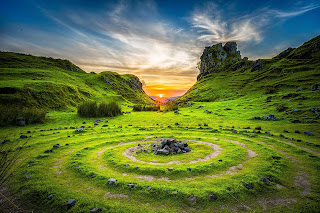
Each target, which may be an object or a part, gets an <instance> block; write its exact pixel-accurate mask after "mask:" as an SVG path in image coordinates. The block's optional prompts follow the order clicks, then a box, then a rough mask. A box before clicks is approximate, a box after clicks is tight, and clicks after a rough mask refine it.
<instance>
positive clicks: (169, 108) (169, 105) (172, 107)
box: [164, 101, 179, 111]
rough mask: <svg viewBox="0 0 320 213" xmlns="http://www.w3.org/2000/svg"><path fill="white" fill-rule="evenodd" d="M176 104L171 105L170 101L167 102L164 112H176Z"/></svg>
mask: <svg viewBox="0 0 320 213" xmlns="http://www.w3.org/2000/svg"><path fill="white" fill-rule="evenodd" d="M178 109H179V107H178V104H176V103H173V102H171V101H169V102H168V103H167V104H166V105H164V110H166V111H174V110H178Z"/></svg>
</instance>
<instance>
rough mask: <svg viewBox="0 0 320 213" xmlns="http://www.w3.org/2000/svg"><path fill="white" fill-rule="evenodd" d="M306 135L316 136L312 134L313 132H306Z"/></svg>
mask: <svg viewBox="0 0 320 213" xmlns="http://www.w3.org/2000/svg"><path fill="white" fill-rule="evenodd" d="M304 134H305V135H308V136H314V134H312V132H304Z"/></svg>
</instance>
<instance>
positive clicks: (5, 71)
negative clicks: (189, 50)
mask: <svg viewBox="0 0 320 213" xmlns="http://www.w3.org/2000/svg"><path fill="white" fill-rule="evenodd" d="M317 39H318V38H317ZM318 40H319V39H318ZM316 41H317V40H316ZM303 47H304V46H303ZM295 51H296V52H294V53H292V54H300V55H303V54H302V53H301V51H302V50H301V49H296V50H295ZM299 51H300V52H299ZM1 54H2V59H1V60H2V61H5V62H6V64H5V63H3V64H4V65H3V66H2V68H0V72H1V80H0V83H1V85H0V87H1V94H0V98H1V107H10V106H14V105H17V106H21V107H35V108H39V109H45V110H46V111H47V112H48V113H47V115H46V119H45V121H44V123H36V124H30V125H26V126H14V125H10V126H3V127H1V128H0V141H4V140H5V139H10V141H9V142H6V143H4V144H1V145H0V150H1V151H4V153H7V154H8V156H9V157H12V156H18V158H17V162H16V164H15V166H13V167H12V168H11V170H10V172H12V175H11V176H9V180H8V181H7V182H6V183H5V185H3V186H1V188H2V189H1V190H0V192H1V194H0V197H1V196H2V197H1V200H0V201H1V202H0V207H1V208H2V209H1V210H2V211H3V212H18V208H21V209H23V210H24V211H26V212H90V210H92V209H94V208H100V209H101V210H102V212H170V213H171V212H318V211H319V202H320V179H319V177H320V124H319V122H320V119H319V117H318V116H317V115H316V114H315V112H314V111H312V110H311V109H312V108H319V104H320V96H319V90H312V89H311V86H312V85H314V84H316V83H319V76H320V74H319V73H320V70H319V66H318V65H319V58H317V57H318V56H317V55H314V58H311V59H291V58H284V59H281V60H280V61H276V59H270V61H269V62H270V63H269V64H267V65H266V67H265V68H264V69H263V70H262V71H259V72H251V71H250V70H249V68H248V70H246V71H244V72H240V71H239V70H235V71H230V70H229V71H230V72H229V71H228V69H226V70H225V72H219V73H215V72H213V73H211V74H208V75H206V76H203V77H201V79H200V80H199V81H198V82H197V83H196V84H195V85H194V86H193V87H192V88H191V89H190V90H189V91H188V92H187V94H186V95H184V96H182V97H180V98H179V99H178V100H177V101H176V103H177V104H179V109H178V112H174V111H158V112H155V111H148V112H147V111H141V112H135V111H133V110H132V109H133V108H132V106H133V105H134V104H137V103H142V104H147V103H149V104H150V103H153V101H152V100H151V99H149V98H148V96H147V95H146V94H145V93H144V92H143V90H138V89H137V88H135V87H134V86H132V85H133V84H132V81H133V80H132V79H134V76H131V75H125V76H120V75H118V74H116V73H111V72H105V73H101V74H87V73H85V72H82V71H81V70H78V71H74V70H73V71H72V70H70V69H69V68H68V67H67V69H64V68H65V67H66V65H64V66H63V67H62V68H61V67H60V68H59V66H60V65H53V66H54V68H48V67H46V66H47V61H46V60H49V59H45V58H44V59H43V58H32V60H36V62H34V63H33V62H32V60H31V58H29V57H26V58H24V56H21V58H20V56H19V55H16V54H14V56H15V57H17V58H18V59H19V58H20V59H21V60H22V59H24V60H26V61H27V62H21V64H20V65H19V63H18V62H17V61H16V59H14V57H12V56H10V54H9V53H1ZM8 54H9V56H8ZM289 56H290V55H289ZM289 56H288V57H289ZM28 60H29V61H28ZM42 60H44V61H42ZM295 60H297V61H295ZM10 61H11V62H10ZM12 61H13V62H12ZM37 61H38V62H37ZM9 62H10V63H9ZM56 62H57V61H56ZM58 62H59V61H58ZM58 62H57V63H58ZM50 63H53V62H50ZM64 63H67V62H64ZM289 63H291V64H292V66H289V65H288V64H289ZM12 64H14V65H15V67H12V66H13V65H12ZM34 64H35V65H34ZM59 64H61V63H60V62H59ZM62 64H63V63H62ZM298 64H300V65H298ZM28 65H30V67H28ZM37 66H39V67H37ZM68 66H69V64H68ZM70 66H71V65H70ZM72 66H74V65H72ZM24 67H25V68H24ZM272 67H278V68H279V67H283V69H282V70H283V71H281V72H280V73H276V72H273V73H272V71H271V70H272ZM289 69H292V73H290V72H288V71H289ZM273 70H275V69H273ZM283 72H285V73H287V75H283ZM226 76H227V77H226ZM106 79H109V80H108V81H109V82H111V84H110V83H108V82H106ZM110 79H111V80H110ZM130 80H131V83H130ZM57 81H59V82H58V83H57ZM222 81H225V82H222ZM243 82H246V84H243ZM130 85H131V86H130ZM134 85H136V83H134ZM301 87H303V88H304V89H302V90H299V88H301ZM4 88H5V89H4ZM267 88H269V89H267ZM270 88H275V90H273V89H270ZM59 91H61V92H59ZM137 91H138V92H137ZM268 91H269V92H270V91H271V94H270V93H269V92H268ZM103 94H105V95H103ZM269 96H272V98H271V101H270V102H267V101H266V99H267V98H268V97H269ZM208 98H209V99H210V100H209V99H208ZM211 98H212V99H211ZM293 99H295V100H293ZM85 100H91V101H93V100H95V101H97V102H98V103H101V102H104V101H109V100H116V101H117V102H118V103H119V104H120V106H121V108H122V111H123V112H130V113H124V114H123V115H119V116H117V117H111V118H108V117H99V118H83V117H79V115H78V114H77V109H76V107H77V106H78V105H79V104H80V103H82V102H83V101H85ZM281 106H282V107H283V108H285V109H284V110H282V108H281ZM161 107H163V108H165V106H161ZM270 114H273V115H274V116H275V117H276V119H275V120H267V119H265V118H263V116H268V115H270ZM255 116H259V117H261V119H252V117H255ZM295 119H296V120H295ZM95 123H96V124H98V125H95ZM81 126H84V128H83V131H80V132H78V131H76V130H77V129H78V128H80V127H81ZM310 133H312V134H310ZM21 135H25V136H27V138H23V139H21V138H20V137H21ZM163 139H177V140H181V141H183V142H186V143H188V145H189V146H190V147H192V151H191V152H188V153H184V154H177V155H155V154H154V153H153V152H152V151H151V148H150V144H152V143H155V144H157V143H160V142H161V141H162V140H163ZM56 144H59V146H60V147H59V148H55V147H53V146H54V145H56ZM17 147H21V149H19V148H18V149H17ZM141 147H144V149H145V150H148V151H146V152H144V151H141V152H138V153H137V152H136V151H137V150H141ZM10 149H12V150H10ZM48 149H52V152H49V153H45V151H46V150H48ZM130 150H134V151H130ZM2 155H3V154H2ZM111 178H114V179H116V181H115V182H114V183H113V184H110V182H108V181H109V179H111ZM50 195H54V196H53V197H51V198H52V199H48V196H50ZM3 196H6V197H7V198H8V199H9V200H10V201H8V200H7V199H5V198H4V197H3ZM70 199H75V201H76V202H75V204H74V205H73V206H71V207H70V208H69V207H68V205H67V203H68V201H69V200H70Z"/></svg>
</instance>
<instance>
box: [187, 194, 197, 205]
mask: <svg viewBox="0 0 320 213" xmlns="http://www.w3.org/2000/svg"><path fill="white" fill-rule="evenodd" d="M188 199H189V200H190V202H191V203H195V202H196V198H195V197H194V195H191V196H190V197H189V198H188Z"/></svg>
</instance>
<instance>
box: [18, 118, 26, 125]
mask: <svg viewBox="0 0 320 213" xmlns="http://www.w3.org/2000/svg"><path fill="white" fill-rule="evenodd" d="M16 124H17V125H18V126H25V125H26V120H25V119H24V117H18V118H17V119H16Z"/></svg>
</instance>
